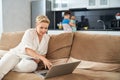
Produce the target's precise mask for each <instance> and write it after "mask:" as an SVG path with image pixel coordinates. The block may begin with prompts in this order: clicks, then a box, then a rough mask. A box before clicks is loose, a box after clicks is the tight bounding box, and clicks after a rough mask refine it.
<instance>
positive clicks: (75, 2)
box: [69, 0, 88, 9]
mask: <svg viewBox="0 0 120 80" xmlns="http://www.w3.org/2000/svg"><path fill="white" fill-rule="evenodd" d="M87 4H88V0H69V8H70V9H73V8H87Z"/></svg>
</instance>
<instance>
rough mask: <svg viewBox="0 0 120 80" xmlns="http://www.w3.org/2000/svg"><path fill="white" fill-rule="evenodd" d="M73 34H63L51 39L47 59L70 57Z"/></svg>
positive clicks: (53, 36)
mask: <svg viewBox="0 0 120 80" xmlns="http://www.w3.org/2000/svg"><path fill="white" fill-rule="evenodd" d="M72 41H73V33H61V34H58V35H52V36H51V37H50V41H49V46H48V53H47V58H49V59H60V58H68V57H69V56H70V51H71V46H72Z"/></svg>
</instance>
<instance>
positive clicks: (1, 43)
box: [0, 31, 24, 50]
mask: <svg viewBox="0 0 120 80" xmlns="http://www.w3.org/2000/svg"><path fill="white" fill-rule="evenodd" d="M23 34H24V32H22V31H17V32H4V33H2V34H1V39H0V49H1V50H9V49H11V48H14V47H15V46H17V45H18V44H19V43H20V41H21V38H22V36H23Z"/></svg>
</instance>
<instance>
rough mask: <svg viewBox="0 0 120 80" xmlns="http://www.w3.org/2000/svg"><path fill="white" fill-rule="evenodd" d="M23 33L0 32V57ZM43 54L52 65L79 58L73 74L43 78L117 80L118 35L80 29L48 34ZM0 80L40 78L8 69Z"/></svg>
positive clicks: (119, 70)
mask: <svg viewBox="0 0 120 80" xmlns="http://www.w3.org/2000/svg"><path fill="white" fill-rule="evenodd" d="M23 34H24V32H22V31H17V32H4V33H2V34H1V38H0V57H2V56H4V54H5V53H6V52H7V51H9V50H10V49H11V48H14V47H15V46H17V45H18V44H19V42H20V41H21V38H22V36H23ZM46 57H47V58H48V59H49V60H51V62H52V63H53V65H56V64H62V63H66V62H73V61H77V60H80V61H81V63H80V64H79V65H78V66H77V68H76V69H75V70H74V71H73V73H71V74H67V75H62V76H56V77H52V78H48V79H46V80H120V36H113V35H103V34H88V33H82V32H74V33H61V34H57V35H53V34H52V35H50V41H49V46H48V52H47V56H46ZM38 67H39V66H38ZM3 80H43V78H41V77H40V76H39V75H37V74H35V73H34V72H31V73H19V72H14V71H10V72H9V73H8V74H7V75H5V77H4V78H3Z"/></svg>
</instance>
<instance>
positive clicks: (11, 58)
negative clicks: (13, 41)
mask: <svg viewBox="0 0 120 80" xmlns="http://www.w3.org/2000/svg"><path fill="white" fill-rule="evenodd" d="M37 66H38V65H37V63H36V62H35V61H33V60H28V59H25V58H23V59H21V58H20V57H19V56H17V55H16V54H12V53H9V52H8V53H6V54H5V55H4V56H3V57H2V58H1V59H0V80H2V78H3V77H4V76H5V75H6V74H7V73H8V72H9V71H10V70H13V71H17V72H33V71H35V70H36V69H37Z"/></svg>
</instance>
